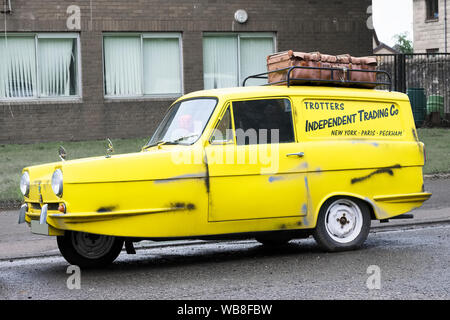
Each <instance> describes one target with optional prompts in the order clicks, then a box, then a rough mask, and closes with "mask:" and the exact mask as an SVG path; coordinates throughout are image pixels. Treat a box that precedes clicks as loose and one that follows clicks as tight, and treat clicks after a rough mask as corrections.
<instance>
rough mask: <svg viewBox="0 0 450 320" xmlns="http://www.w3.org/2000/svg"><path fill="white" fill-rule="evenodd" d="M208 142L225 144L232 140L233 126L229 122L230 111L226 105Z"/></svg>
mask: <svg viewBox="0 0 450 320" xmlns="http://www.w3.org/2000/svg"><path fill="white" fill-rule="evenodd" d="M210 142H211V143H212V144H225V143H232V142H233V127H232V124H231V111H230V107H229V106H228V108H227V111H225V113H224V115H223V117H222V119H221V120H220V121H219V124H218V125H217V127H216V128H215V129H214V132H213V134H212V136H211V139H210Z"/></svg>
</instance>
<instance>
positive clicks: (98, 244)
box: [57, 231, 123, 268]
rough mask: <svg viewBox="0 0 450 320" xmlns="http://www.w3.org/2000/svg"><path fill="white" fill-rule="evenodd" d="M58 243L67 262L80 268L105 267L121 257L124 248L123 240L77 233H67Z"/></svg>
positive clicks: (59, 237)
mask: <svg viewBox="0 0 450 320" xmlns="http://www.w3.org/2000/svg"><path fill="white" fill-rule="evenodd" d="M57 242H58V248H59V251H60V252H61V254H62V256H63V257H64V258H65V259H66V260H67V262H69V263H70V264H72V265H77V266H79V267H80V268H98V267H104V266H106V265H108V264H110V263H112V262H113V261H114V260H115V259H116V258H117V257H118V256H119V254H120V251H121V250H122V247H123V239H121V238H117V237H112V236H103V235H96V234H91V233H84V232H75V231H66V232H65V234H64V236H58V237H57Z"/></svg>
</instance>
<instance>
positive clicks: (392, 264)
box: [0, 179, 450, 300]
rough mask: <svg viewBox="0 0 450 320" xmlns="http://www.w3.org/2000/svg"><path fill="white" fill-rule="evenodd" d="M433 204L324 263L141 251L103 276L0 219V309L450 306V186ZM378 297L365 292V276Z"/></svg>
mask: <svg viewBox="0 0 450 320" xmlns="http://www.w3.org/2000/svg"><path fill="white" fill-rule="evenodd" d="M425 186H426V190H427V191H431V192H433V197H432V199H431V200H429V201H428V202H426V203H425V205H424V206H423V207H422V208H420V209H416V210H415V211H414V212H413V213H414V215H415V219H413V220H391V221H392V222H389V223H387V224H380V223H378V222H374V223H373V228H372V231H371V234H370V235H369V238H368V240H367V241H366V243H365V246H364V248H363V249H362V250H358V251H352V252H343V253H333V254H329V253H323V252H321V251H320V250H319V249H318V247H317V246H316V244H315V242H314V240H313V239H311V238H310V239H305V240H296V241H292V242H291V243H290V244H288V245H286V246H283V247H281V248H278V249H270V248H266V247H264V246H261V245H260V244H259V243H257V242H255V241H250V240H248V241H234V242H204V241H188V242H186V241H185V242H172V243H169V244H172V245H170V246H168V245H166V244H163V243H156V245H155V243H153V242H143V243H141V244H140V245H139V246H138V248H137V254H136V255H127V254H125V253H124V252H123V253H122V254H121V255H120V256H119V258H118V259H117V260H116V262H115V263H114V264H113V265H112V266H110V267H108V268H106V269H104V270H81V289H73V290H70V289H68V287H67V280H68V278H69V276H70V275H69V274H67V273H66V271H67V267H68V263H67V262H66V261H65V260H64V259H63V258H61V257H60V255H59V252H58V250H57V248H56V243H55V239H54V238H49V237H45V236H38V235H33V234H31V233H30V232H29V230H28V227H27V226H26V225H17V212H16V211H9V212H2V213H0V299H225V300H226V299H449V298H450V272H449V268H448V266H449V262H450V241H449V240H450V239H449V238H450V232H449V231H450V223H449V222H450V179H435V180H426V182H425ZM372 265H375V266H378V267H379V270H380V280H381V281H380V285H381V288H380V289H368V287H367V284H366V281H367V279H368V278H369V277H370V275H371V274H370V272H369V273H368V268H369V266H372Z"/></svg>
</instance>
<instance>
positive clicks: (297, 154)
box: [286, 152, 305, 158]
mask: <svg viewBox="0 0 450 320" xmlns="http://www.w3.org/2000/svg"><path fill="white" fill-rule="evenodd" d="M304 155H305V153H304V152H297V153H288V154H287V155H286V157H298V158H302V157H303V156H304Z"/></svg>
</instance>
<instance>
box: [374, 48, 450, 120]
mask: <svg viewBox="0 0 450 320" xmlns="http://www.w3.org/2000/svg"><path fill="white" fill-rule="evenodd" d="M376 57H377V60H378V68H379V69H380V70H385V71H388V72H389V73H390V74H391V75H392V82H393V89H394V90H395V91H400V92H404V93H408V95H409V96H410V99H411V97H413V96H414V94H416V93H417V92H423V93H424V95H425V97H424V99H425V104H426V106H425V108H426V110H425V112H426V115H427V114H429V113H430V110H433V111H436V110H434V109H432V107H434V106H435V104H436V103H437V104H440V105H442V104H443V106H442V108H441V109H442V110H441V118H443V119H447V120H449V118H450V54H447V53H424V54H420V53H419V54H388V55H384V54H383V55H376ZM419 100H421V99H419ZM411 102H412V104H414V103H413V101H411ZM413 111H417V110H414V105H413ZM426 115H425V117H426ZM414 116H415V117H416V116H417V117H418V118H421V116H420V115H418V114H417V112H416V113H415V114H414ZM417 120H419V121H417ZM421 120H422V119H416V124H418V125H421V124H420V122H421ZM418 122H419V123H418Z"/></svg>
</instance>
